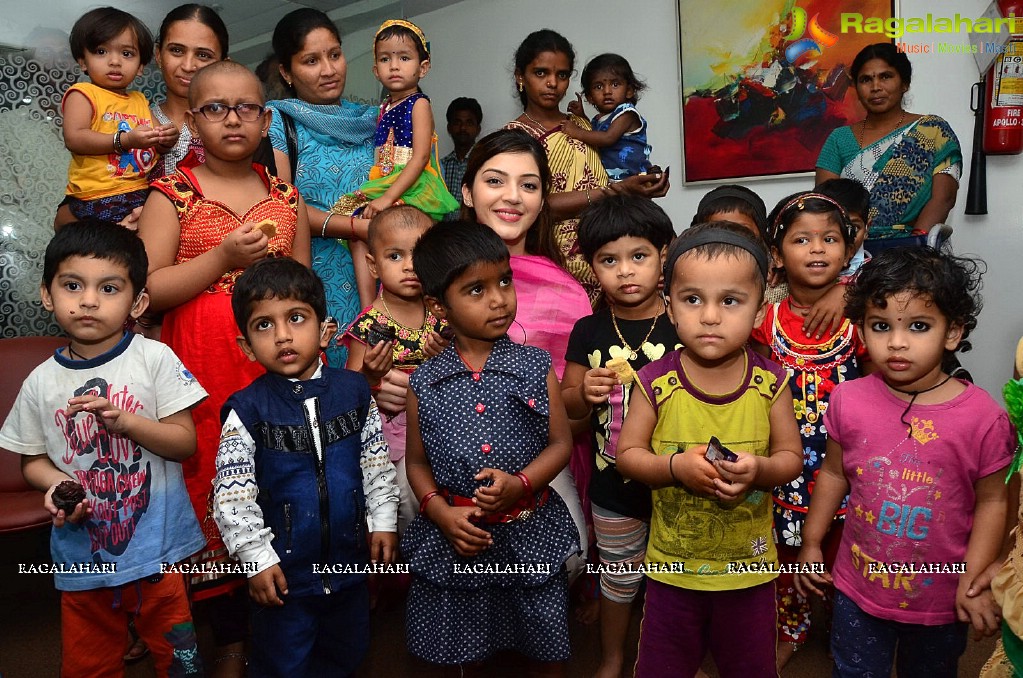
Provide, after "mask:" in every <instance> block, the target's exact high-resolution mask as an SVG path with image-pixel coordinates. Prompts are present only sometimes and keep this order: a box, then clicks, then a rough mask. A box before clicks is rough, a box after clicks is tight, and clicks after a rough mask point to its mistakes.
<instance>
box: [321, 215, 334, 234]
mask: <svg viewBox="0 0 1023 678" xmlns="http://www.w3.org/2000/svg"><path fill="white" fill-rule="evenodd" d="M332 216H334V213H333V212H327V218H326V219H324V220H323V228H321V229H320V237H321V238H326V237H327V224H329V223H330V218H331V217H332Z"/></svg>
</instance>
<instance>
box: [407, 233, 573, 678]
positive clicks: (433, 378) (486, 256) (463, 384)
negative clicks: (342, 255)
mask: <svg viewBox="0 0 1023 678" xmlns="http://www.w3.org/2000/svg"><path fill="white" fill-rule="evenodd" d="M413 264H414V266H415V272H416V275H417V276H418V277H419V280H420V282H421V284H422V286H423V294H424V297H425V300H426V303H427V306H428V307H429V309H430V310H431V311H432V312H433V314H434V315H436V316H437V317H438V318H445V319H446V320H447V321H448V323H449V324H450V326H451V327H452V328H454V330H455V339H454V341H453V342H452V343H451V344H450V345H449V346H448V347H447V348H446V349H445V350H444V351H443V352H442V353H441V354H440V355H438V356H436V357H434V358H431V359H430V360H428V361H426V362H425V363H423V365H422V366H420V368H419V369H418V370H416V372H415V373H414V374H413V375H412V378H411V381H410V384H409V385H410V394H409V398H408V408H407V412H408V443H407V448H406V468H407V473H408V479H409V483H410V484H411V486H412V491H413V492H414V493H415V495H416V497H417V499H418V500H419V513H420V515H419V516H417V517H416V519H415V520H414V521H413V522H412V524H411V525H410V526H409V528H408V530H407V531H406V532H405V535H404V537H403V538H402V542H401V547H402V553H403V555H404V557H405V558H406V559H407V560H408V562H409V564H410V567H411V570H412V576H413V579H412V588H411V590H410V592H409V601H408V614H407V626H408V628H407V636H408V644H409V650H410V651H411V652H412V654H414V655H416V656H418V657H421V658H422V659H425V660H426V661H428V662H432V663H435V664H444V665H461V664H476V663H479V662H482V661H484V660H486V659H487V658H488V657H490V655H492V654H493V653H494V652H497V651H499V650H506V649H511V650H516V651H518V652H520V653H522V654H523V655H525V656H526V657H527V658H529V659H530V660H531V661H532V662H534V664H535V666H534V668H535V669H536V670H538V671H542V672H553V673H560V672H562V671H563V669H564V667H563V665H562V662H564V661H565V660H567V659H568V657H569V642H568V623H567V608H568V577H567V574H566V571H565V568H564V562H565V560H566V559H567V558H568V557H569V556H571V555H573V554H575V553H576V552H577V551H578V549H579V545H578V532H577V531H576V528H575V525H574V524H573V522H572V518H571V516H570V515H569V513H568V509H567V508H566V507H565V503H564V502H563V501H562V499H561V497H560V496H558V494H557V492H555V491H553V490H551V489H550V488H549V487H548V484H549V483H550V481H551V480H552V479H553V478H554V477H555V476H556V475H557V474H558V472H559V471H560V470H561V469H563V468H564V467H565V465H566V464H567V463H568V458H569V455H570V453H571V444H572V443H571V440H572V436H571V432H570V430H569V426H568V418H567V415H566V414H565V409H564V405H563V404H562V402H561V393H560V389H559V387H558V381H557V378H556V377H555V376H554V372H553V370H552V369H551V358H550V355H549V354H548V353H547V352H546V351H543V350H541V349H538V348H534V347H531V346H520V345H518V344H515V343H513V342H512V341H510V340H509V339H508V336H507V332H508V328H509V327H510V326H511V324H512V322H513V321H514V320H515V310H516V297H515V288H514V285H513V283H512V270H511V267H510V264H509V255H508V249H507V247H505V245H504V242H503V241H502V240H501V238H500V236H498V235H497V234H496V233H495V232H494V231H493V230H491V229H490V228H488V227H486V226H482V225H480V224H475V223H470V222H443V223H441V224H438V225H436V226H434V227H433V228H432V229H430V230H429V231H427V233H426V234H425V235H424V236H423V237H422V238H421V239H420V240H419V242H418V244H417V245H416V248H415V250H414V252H413Z"/></svg>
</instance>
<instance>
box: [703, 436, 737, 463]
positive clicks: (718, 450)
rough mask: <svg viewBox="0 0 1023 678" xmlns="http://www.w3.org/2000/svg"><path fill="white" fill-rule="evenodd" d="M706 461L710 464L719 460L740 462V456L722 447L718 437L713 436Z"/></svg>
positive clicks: (708, 446) (709, 443) (708, 444)
mask: <svg viewBox="0 0 1023 678" xmlns="http://www.w3.org/2000/svg"><path fill="white" fill-rule="evenodd" d="M706 459H707V461H709V462H715V461H718V460H719V459H720V460H722V461H738V460H739V455H737V454H736V453H735V452H732V451H731V450H730V449H728V448H727V447H725V446H724V445H722V444H721V441H720V440H718V439H717V436H711V437H710V442H708V443H707V454H706Z"/></svg>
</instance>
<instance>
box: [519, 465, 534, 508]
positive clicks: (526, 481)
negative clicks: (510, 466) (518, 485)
mask: <svg viewBox="0 0 1023 678" xmlns="http://www.w3.org/2000/svg"><path fill="white" fill-rule="evenodd" d="M515 477H516V478H518V479H519V480H521V481H522V486H523V487H525V488H526V496H528V497H529V504H530V505H531V506H532V507H533V508H536V495H535V494H533V483H531V482H529V478H528V477H526V474H525V473H523V472H522V471H519V472H518V473H516V474H515Z"/></svg>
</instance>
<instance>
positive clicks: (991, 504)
mask: <svg viewBox="0 0 1023 678" xmlns="http://www.w3.org/2000/svg"><path fill="white" fill-rule="evenodd" d="M1004 478H1005V469H1004V468H1003V469H1001V470H999V471H995V472H994V473H991V474H989V475H986V476H984V477H983V478H981V479H980V480H978V481H977V482H976V483H974V486H973V489H974V493H975V496H976V499H975V500H974V504H973V529H971V530H970V540H969V542H968V543H967V546H966V573H965V574H963V575H961V576H960V577H959V586H958V588H957V590H956V615H957V616H958V617H959V621H961V622H970V623H971V624H972V625H973V629H974V631H975V633H976V634H977V636H978V637H980V636H981V635H984V636H989V635H991V634H993V633H995V632H996V631H997V630H998V629H999V624H1000V622H1001V617H1000V616H999V615H1000V611H999V609H998V605H997V604H996V603H995V602H994V599H993V598H992V597H991V596H990V595H980V596H975V597H971V596H967V595H966V594H967V591H968V590H969V589H970V588H971V586H972V584H973V581H974V579H975V578H976V577H977V576H978V575H979V574H980V573H982V572H983V571H984V570H985V569H986V568H987V567H988V565H990V564H991V563H993V562H994V561H995V560H996V559H997V558H998V554H999V552H1000V550H1001V547H1002V541H1003V535H1004V533H1005V521H1006V514H1007V510H1008V505H1009V493H1008V490H1007V488H1006V486H1005V482H1004Z"/></svg>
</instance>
